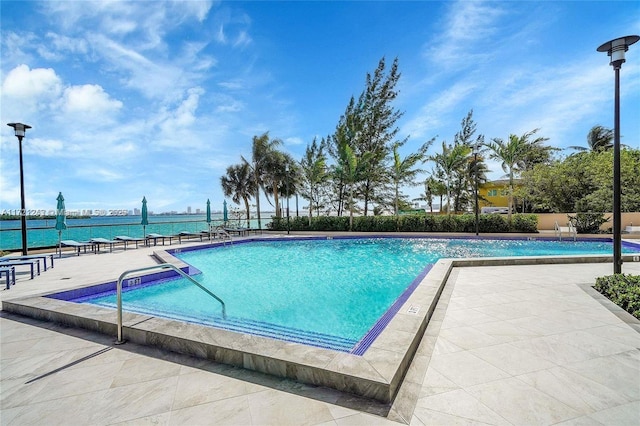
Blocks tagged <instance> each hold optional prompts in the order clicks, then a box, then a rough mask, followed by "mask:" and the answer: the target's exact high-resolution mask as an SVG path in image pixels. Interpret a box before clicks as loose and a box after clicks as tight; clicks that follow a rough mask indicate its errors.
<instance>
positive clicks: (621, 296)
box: [593, 274, 640, 319]
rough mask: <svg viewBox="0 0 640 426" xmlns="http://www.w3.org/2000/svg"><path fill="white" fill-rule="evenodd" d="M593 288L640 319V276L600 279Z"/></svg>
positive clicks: (619, 275) (618, 275) (609, 276)
mask: <svg viewBox="0 0 640 426" xmlns="http://www.w3.org/2000/svg"><path fill="white" fill-rule="evenodd" d="M593 288H595V289H596V290H598V291H599V292H600V293H602V294H603V295H604V296H606V297H607V298H608V299H609V300H611V301H612V302H613V303H615V304H616V305H618V306H620V307H621V308H622V309H624V310H625V311H627V312H629V313H630V314H631V315H633V316H634V317H636V318H638V319H640V275H625V274H616V275H608V276H605V277H599V278H597V279H596V284H595V285H594V286H593Z"/></svg>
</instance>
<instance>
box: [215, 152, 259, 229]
mask: <svg viewBox="0 0 640 426" xmlns="http://www.w3.org/2000/svg"><path fill="white" fill-rule="evenodd" d="M220 184H221V185H222V191H223V192H224V195H225V197H231V199H232V200H233V202H234V203H236V204H240V200H242V201H243V202H244V207H245V210H246V212H247V228H250V227H251V226H250V219H251V215H250V211H249V200H250V199H251V196H252V194H254V193H255V180H254V178H253V176H252V174H251V169H250V168H249V165H248V164H246V163H241V164H236V165H233V166H229V167H227V173H226V174H225V175H224V176H221V177H220Z"/></svg>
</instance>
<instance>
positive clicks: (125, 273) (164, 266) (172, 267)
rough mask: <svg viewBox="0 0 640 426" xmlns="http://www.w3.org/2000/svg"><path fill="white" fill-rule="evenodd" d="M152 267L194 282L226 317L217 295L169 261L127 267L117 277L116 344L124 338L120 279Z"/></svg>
mask: <svg viewBox="0 0 640 426" xmlns="http://www.w3.org/2000/svg"><path fill="white" fill-rule="evenodd" d="M152 269H173V270H174V271H176V272H177V273H178V274H180V275H181V276H182V277H184V278H186V279H188V280H189V281H191V282H192V283H194V284H195V285H196V286H198V287H199V288H200V289H201V290H202V291H204V292H205V293H207V294H208V295H209V296H211V297H213V298H214V299H216V300H217V301H218V302H220V304H221V305H222V317H223V318H224V319H227V307H226V305H225V304H224V301H223V300H222V299H220V298H219V297H218V296H216V295H215V294H213V293H212V292H211V291H210V290H209V289H207V288H205V287H203V286H202V284H200V283H199V282H198V281H196V280H194V279H193V278H192V277H190V276H189V275H188V274H186V273H185V272H184V271H183V270H182V269H180V268H178V267H177V266H175V265H172V264H171V263H162V264H160V265H153V266H147V267H146V268H138V269H129V270H128V271H124V272H123V273H122V274H120V277H119V278H118V284H117V287H116V298H117V304H118V340H116V342H115V343H116V345H121V344H123V343H125V340H124V339H123V338H122V281H123V280H124V278H125V277H126V276H127V275H129V274H132V273H134V272H142V271H150V270H152Z"/></svg>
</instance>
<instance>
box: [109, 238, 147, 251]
mask: <svg viewBox="0 0 640 426" xmlns="http://www.w3.org/2000/svg"><path fill="white" fill-rule="evenodd" d="M113 239H114V240H118V241H122V242H124V249H125V250H126V249H127V244H128V243H136V248H138V243H139V242H140V241H145V239H144V238H134V237H129V236H127V235H118V236H117V237H113Z"/></svg>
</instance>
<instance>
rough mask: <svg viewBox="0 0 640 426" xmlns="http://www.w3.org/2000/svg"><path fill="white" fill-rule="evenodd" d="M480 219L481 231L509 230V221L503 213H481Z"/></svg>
mask: <svg viewBox="0 0 640 426" xmlns="http://www.w3.org/2000/svg"><path fill="white" fill-rule="evenodd" d="M478 219H479V220H478V222H479V226H480V232H489V233H491V232H509V222H507V218H506V217H503V215H501V214H481V215H480V217H479V218H478Z"/></svg>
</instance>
